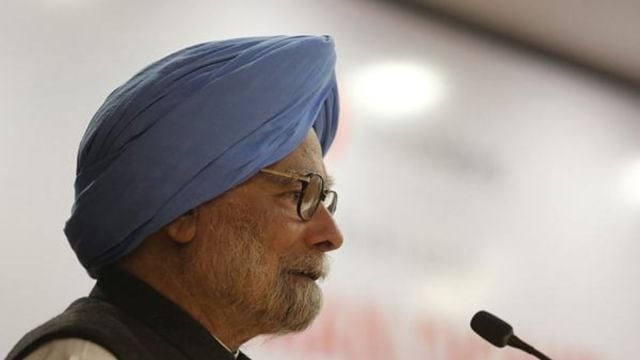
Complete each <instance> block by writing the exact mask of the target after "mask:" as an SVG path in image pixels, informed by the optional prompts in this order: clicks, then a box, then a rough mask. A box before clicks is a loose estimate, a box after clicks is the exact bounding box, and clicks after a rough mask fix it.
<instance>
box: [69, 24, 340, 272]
mask: <svg viewBox="0 0 640 360" xmlns="http://www.w3.org/2000/svg"><path fill="white" fill-rule="evenodd" d="M335 60H336V56H335V51H334V44H333V41H332V39H331V38H330V37H328V36H294V37H285V36H276V37H255V38H241V39H232V40H226V41H218V42H208V43H204V44H200V45H195V46H192V47H189V48H186V49H183V50H180V51H178V52H175V53H173V54H171V55H169V56H167V57H165V58H163V59H161V60H159V61H157V62H155V63H152V64H151V65H149V66H147V67H146V68H144V69H143V70H142V71H140V72H139V73H138V74H136V75H135V76H134V77H133V78H132V79H130V80H129V81H127V82H126V83H125V84H123V85H122V86H120V87H119V88H117V89H116V90H115V91H113V92H112V93H111V94H110V95H109V96H108V97H107V99H106V100H105V102H104V104H103V105H102V106H101V107H100V109H98V112H97V113H96V114H95V115H94V117H93V119H92V120H91V122H90V123H89V126H88V128H87V130H86V132H85V134H84V137H83V138H82V141H81V143H80V149H79V152H78V164H77V171H76V180H75V202H74V205H73V209H72V213H71V217H70V218H69V220H68V221H67V223H66V226H65V229H64V231H65V234H66V236H67V238H68V239H69V243H70V244H71V247H72V248H73V250H74V251H75V253H76V255H77V256H78V259H79V260H80V262H81V263H82V265H83V266H84V267H85V268H86V269H87V270H88V272H89V274H90V275H92V276H95V275H96V272H97V270H99V269H100V268H101V267H103V266H104V265H106V264H109V263H112V262H114V261H116V260H118V259H120V258H122V257H124V256H125V255H127V254H128V253H130V252H131V251H132V250H133V249H135V248H136V247H137V246H138V245H140V244H141V242H142V241H143V240H144V239H145V238H146V237H148V236H149V235H151V234H153V233H154V232H156V231H158V230H159V229H160V228H162V227H163V226H165V225H166V224H168V223H170V222H171V221H172V220H174V219H175V218H177V217H179V216H180V215H182V214H184V213H185V212H187V211H189V210H190V209H193V208H195V207H197V206H198V205H200V204H202V203H204V202H206V201H209V200H211V199H214V198H216V197H217V196H219V195H221V194H222V193H224V192H226V191H227V190H229V189H231V188H232V187H233V186H235V185H238V184H240V183H242V182H243V181H245V180H247V179H248V178H250V177H251V176H253V175H254V174H256V173H257V172H258V171H259V170H260V169H261V168H263V167H265V166H268V165H271V164H273V163H275V162H277V161H279V160H281V159H282V158H284V157H285V156H286V155H288V154H289V153H291V152H292V151H293V150H294V149H295V148H296V147H298V146H299V145H300V144H301V143H302V142H303V141H304V139H305V137H306V136H307V134H308V132H309V130H310V129H311V128H312V127H313V129H315V132H316V134H317V136H318V139H319V140H320V144H321V146H322V151H323V154H324V153H326V151H327V150H328V149H329V146H330V145H331V142H332V141H333V138H334V135H335V132H336V128H337V125H338V93H337V86H336V79H335V72H334V66H335Z"/></svg>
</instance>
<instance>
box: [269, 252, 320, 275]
mask: <svg viewBox="0 0 640 360" xmlns="http://www.w3.org/2000/svg"><path fill="white" fill-rule="evenodd" d="M280 264H281V266H280V273H281V274H293V275H301V276H306V277H308V278H310V279H312V280H314V281H315V280H318V279H320V280H324V279H325V278H326V277H327V276H328V275H329V261H328V260H327V256H326V255H325V254H320V255H317V254H309V255H296V256H288V257H285V258H283V259H282V261H281V262H280Z"/></svg>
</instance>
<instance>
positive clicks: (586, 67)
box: [0, 0, 640, 360]
mask: <svg viewBox="0 0 640 360" xmlns="http://www.w3.org/2000/svg"><path fill="white" fill-rule="evenodd" d="M638 19H640V2H637V1H634V0H612V1H607V2H602V1H596V0H582V1H578V0H574V1H563V2H557V1H552V0H543V1H535V2H533V1H508V0H484V1H479V0H466V1H462V0H447V1H445V0H415V1H402V2H398V1H383V0H378V1H375V0H369V1H367V0H323V1H318V0H315V1H313V0H270V1H258V0H250V1H249V0H248V1H230V0H229V1H196V0H183V1H180V2H177V1H171V2H170V1H151V0H127V1H125V0H110V1H107V0H41V1H35V0H3V1H2V2H0V79H1V81H0V122H1V124H2V126H1V129H2V130H1V131H0V158H1V165H2V166H0V181H1V183H0V185H1V186H0V199H1V204H2V206H1V207H0V219H1V220H0V227H1V228H0V234H1V235H2V237H3V239H2V241H1V242H0V289H1V290H0V294H1V295H0V354H6V353H7V352H8V351H9V349H10V348H11V347H12V346H13V344H14V343H15V342H16V341H17V340H18V339H19V338H20V337H21V336H22V334H24V332H26V331H27V330H29V329H31V328H33V327H34V326H36V325H38V324H40V323H42V322H44V321H46V320H47V319H49V318H50V317H52V316H53V315H55V314H57V313H59V312H61V311H62V310H63V309H64V308H65V307H66V306H67V305H68V304H69V303H70V302H71V301H72V300H74V299H75V298H78V297H80V296H83V295H85V294H87V293H88V291H89V290H90V288H91V287H92V285H93V282H92V281H91V279H90V278H89V277H88V276H87V275H86V274H85V272H84V270H83V269H82V268H81V266H80V265H79V264H78V262H77V261H76V259H75V256H74V254H73V253H72V251H71V249H70V247H69V246H68V244H67V242H66V239H65V237H64V235H63V233H62V227H63V224H64V221H65V220H66V219H67V217H68V215H69V213H70V208H71V203H72V199H73V191H72V184H73V179H74V172H75V156H76V150H77V147H78V143H79V141H80V138H81V136H82V133H83V132H84V130H85V127H86V125H87V123H88V121H89V119H90V118H91V116H92V115H93V113H94V112H95V110H97V108H98V107H99V106H100V104H101V103H102V101H103V100H104V98H105V97H106V96H107V95H108V93H109V92H110V91H111V90H112V89H114V88H115V87H116V86H118V85H120V84H121V83H123V82H124V81H126V80H127V79H128V78H129V77H130V76H131V75H133V74H134V73H135V72H136V71H137V70H139V69H140V68H142V67H143V66H144V65H146V64H148V63H150V62H151V61H153V60H156V59H158V58H160V57H161V56H163V55H166V54H168V53H170V52H172V51H174V50H177V49H180V48H183V47H186V46H188V45H192V44H195V43H199V42H204V41H209V40H215V39H224V38H230V37H241V36H251V35H270V34H330V35H332V36H333V37H334V39H335V41H336V44H337V52H338V68H337V72H338V78H339V84H340V90H341V101H342V117H341V129H340V133H339V137H338V139H337V141H336V144H335V146H334V148H333V150H332V153H330V155H329V157H328V158H327V163H328V166H329V169H330V171H331V172H332V173H333V175H334V177H335V178H336V179H337V190H338V191H339V193H340V206H339V211H338V213H337V218H338V222H339V223H340V225H341V227H342V229H343V232H344V235H345V239H346V241H345V244H344V246H343V248H342V249H341V250H340V251H338V252H335V253H333V254H332V275H331V276H330V277H329V279H328V280H327V281H325V283H324V285H323V287H324V289H325V299H326V304H325V307H324V309H323V311H322V313H321V315H320V317H319V318H318V320H317V321H316V322H315V323H314V325H313V326H312V327H311V328H310V329H309V330H307V331H305V332H304V333H301V334H298V335H292V336H286V337H281V338H272V337H264V338H259V339H256V340H254V341H252V342H251V343H250V344H248V345H247V346H246V352H247V353H248V354H249V355H250V356H252V357H253V358H254V359H267V360H269V359H270V360H275V359H278V360H287V359H309V360H321V359H335V360H341V359H372V360H382V359H385V360H387V359H389V360H392V359H401V358H419V359H436V360H445V359H446V360H462V359H465V360H475V359H477V360H480V359H482V360H484V359H493V360H497V359H509V360H512V359H527V358H528V357H527V356H525V355H523V354H522V355H521V354H520V353H518V352H517V351H515V350H509V349H503V350H499V349H494V348H492V347H491V346H490V345H487V344H485V343H484V341H483V340H481V339H480V338H478V337H477V336H476V335H474V334H473V333H472V332H471V330H470V329H469V325H468V323H469V319H470V318H471V316H472V315H473V314H474V313H475V312H476V311H477V310H480V309H486V310H489V311H492V312H494V313H496V314H498V315H499V316H501V317H503V318H504V319H506V320H508V321H509V322H510V323H511V324H512V325H513V326H514V328H515V330H516V333H517V334H518V335H519V336H520V337H521V338H524V339H526V340H528V341H529V342H530V343H532V344H533V345H535V346H536V347H538V348H539V349H541V350H544V352H546V353H547V354H548V355H549V356H551V357H552V358H553V359H561V360H605V359H633V358H635V356H636V355H635V354H636V353H637V351H638V350H639V348H640V345H638V341H637V340H638V338H639V336H640V331H639V330H638V327H637V323H638V322H639V321H640V308H639V307H638V304H640V286H639V284H640V264H639V262H638V259H639V258H640V242H639V241H638V240H637V239H638V235H639V234H640V221H638V220H639V218H640V37H639V36H638V34H640V21H638Z"/></svg>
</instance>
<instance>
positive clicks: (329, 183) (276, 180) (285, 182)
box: [263, 170, 335, 189]
mask: <svg viewBox="0 0 640 360" xmlns="http://www.w3.org/2000/svg"><path fill="white" fill-rule="evenodd" d="M282 172H283V173H284V174H287V175H291V176H298V177H302V178H304V177H306V175H307V174H310V173H314V172H313V171H306V170H289V171H282ZM263 174H264V175H266V176H265V177H264V178H265V179H266V180H267V181H269V182H270V183H273V184H276V185H282V186H291V185H293V184H296V183H298V182H299V180H297V179H295V178H290V177H284V176H278V175H275V174H269V173H263ZM322 178H323V179H324V187H325V188H327V189H330V188H332V187H333V186H334V184H335V180H334V178H333V176H331V175H329V174H327V175H325V176H323V177H322Z"/></svg>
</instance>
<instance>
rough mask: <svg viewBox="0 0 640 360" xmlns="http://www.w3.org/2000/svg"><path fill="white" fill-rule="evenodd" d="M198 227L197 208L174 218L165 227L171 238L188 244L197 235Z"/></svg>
mask: <svg viewBox="0 0 640 360" xmlns="http://www.w3.org/2000/svg"><path fill="white" fill-rule="evenodd" d="M197 229H198V216H197V212H196V210H195V209H194V210H190V211H189V212H187V213H186V214H184V215H182V216H180V217H179V218H177V219H175V220H173V221H172V222H171V223H170V224H169V225H167V226H165V227H164V231H165V233H166V234H167V235H168V236H169V238H170V239H171V240H173V241H175V242H177V243H180V244H188V243H190V242H191V241H193V239H195V237H196V232H197Z"/></svg>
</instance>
